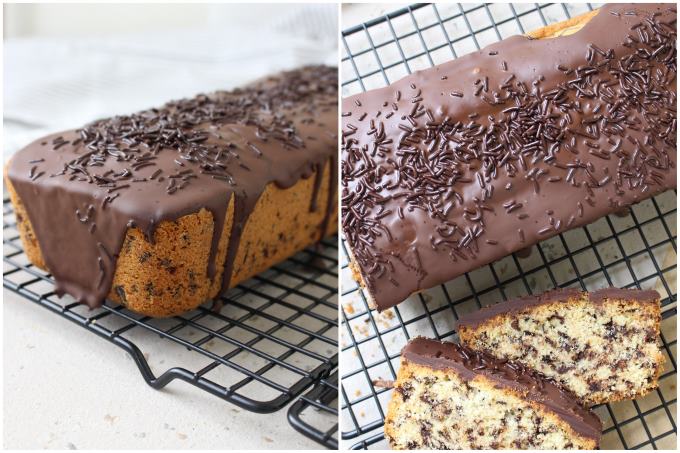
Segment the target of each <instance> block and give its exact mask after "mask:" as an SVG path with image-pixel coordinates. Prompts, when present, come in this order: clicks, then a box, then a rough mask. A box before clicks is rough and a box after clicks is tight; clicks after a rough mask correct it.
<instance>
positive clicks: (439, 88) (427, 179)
mask: <svg viewBox="0 0 680 453" xmlns="http://www.w3.org/2000/svg"><path fill="white" fill-rule="evenodd" d="M676 39H677V32H676V9H675V5H673V4H639V5H637V4H607V5H605V6H603V7H602V8H601V9H599V10H598V11H597V12H594V13H588V14H586V15H583V16H580V17H578V18H575V19H572V20H569V21H567V22H564V23H559V24H555V25H551V26H549V27H545V28H544V29H542V30H539V31H537V32H535V33H532V34H531V35H530V36H514V37H511V38H508V39H505V40H503V41H500V42H498V43H495V44H491V45H489V46H488V47H486V48H484V49H482V50H480V51H478V52H475V53H473V54H470V55H466V56H463V57H461V58H458V59H456V60H454V61H451V62H448V63H444V64H441V65H439V66H435V67H433V68H430V69H427V70H424V71H418V72H415V73H413V74H411V75H409V76H407V77H405V78H403V79H401V80H399V81H397V82H396V83H393V84H392V85H390V86H388V87H385V88H381V89H376V90H372V91H369V92H366V93H361V94H357V95H354V96H351V97H348V98H345V99H343V103H342V113H341V115H342V131H341V135H342V139H341V140H342V157H341V181H340V182H341V188H340V190H341V205H342V230H343V233H344V236H345V238H346V240H347V243H348V245H349V250H348V251H349V255H350V260H351V267H352V270H353V274H354V277H355V278H356V279H357V280H358V281H359V283H360V284H361V285H362V286H364V287H365V289H366V293H367V297H368V300H369V302H370V304H371V305H372V306H373V307H376V308H377V309H378V310H383V309H386V308H388V307H390V306H393V305H396V304H398V303H400V302H402V301H403V300H405V299H406V298H407V297H409V296H410V295H411V294H413V293H416V292H418V291H421V290H423V289H427V288H431V287H433V286H436V285H439V284H441V283H444V282H446V281H448V280H451V279H453V278H455V277H457V276H459V275H462V274H463V273H465V272H468V271H471V270H473V269H475V268H478V267H480V266H482V265H484V264H487V263H490V262H493V261H495V260H498V259H500V258H502V257H503V256H505V255H508V254H509V253H512V252H515V251H518V250H521V249H525V248H526V247H529V246H531V245H532V244H535V243H537V242H538V241H541V240H544V239H547V238H550V237H552V236H554V235H556V234H558V233H561V232H564V231H566V230H568V229H571V228H575V227H579V226H582V225H585V224H588V223H590V222H593V221H594V220H596V219H598V218H599V217H602V216H604V215H607V214H610V213H613V212H618V211H620V210H621V209H623V208H624V207H625V206H628V205H631V204H633V203H635V202H638V201H640V200H643V199H645V198H648V197H651V196H653V195H655V194H658V193H660V192H663V191H665V190H668V189H671V188H675V187H676V175H677V173H676V157H677V151H676V126H677V101H676V97H677V91H676V56H675V50H676Z"/></svg>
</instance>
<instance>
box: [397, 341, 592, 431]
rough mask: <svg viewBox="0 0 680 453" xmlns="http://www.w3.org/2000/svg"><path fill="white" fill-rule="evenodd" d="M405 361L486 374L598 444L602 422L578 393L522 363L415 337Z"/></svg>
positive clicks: (462, 373)
mask: <svg viewBox="0 0 680 453" xmlns="http://www.w3.org/2000/svg"><path fill="white" fill-rule="evenodd" d="M401 356H402V358H403V359H404V360H407V361H409V362H413V363H416V364H419V365H423V366H426V367H429V368H433V369H437V370H453V371H455V372H456V374H458V375H459V376H460V377H461V378H463V379H465V380H468V381H471V380H473V379H475V378H476V377H478V376H480V375H481V376H484V377H486V378H487V379H489V380H491V381H492V382H494V383H495V384H497V385H498V386H499V387H502V388H507V389H511V390H514V391H518V392H520V393H521V394H523V395H525V398H526V399H528V400H530V401H534V402H536V403H539V404H541V405H543V406H545V407H546V408H547V409H548V410H550V411H552V412H554V413H556V414H557V415H559V416H560V418H562V419H563V420H564V421H565V422H567V423H568V424H569V426H571V427H572V429H573V430H574V431H575V432H577V433H578V434H580V435H582V436H584V437H589V438H592V439H595V440H596V441H597V443H598V444H599V440H600V435H601V433H602V423H601V422H600V419H599V418H597V415H595V414H594V413H593V412H591V411H589V410H588V409H586V408H584V407H583V406H581V405H580V404H579V402H578V399H577V398H576V396H574V395H573V394H572V393H571V392H569V391H567V390H565V389H563V388H562V387H560V386H559V385H558V384H556V383H555V382H554V381H553V380H551V379H548V378H547V377H545V376H543V375H542V374H540V373H538V372H536V371H533V370H531V369H529V368H526V367H524V366H523V365H520V364H519V363H515V362H511V361H507V360H499V359H496V358H494V357H493V356H490V355H488V354H485V353H480V352H476V351H473V350H472V349H468V348H466V347H465V346H461V345H459V344H457V343H450V342H446V341H445V342H439V341H436V340H431V339H428V338H422V337H418V338H414V339H413V340H411V341H409V342H408V344H407V345H406V346H405V347H404V349H403V350H402V351H401Z"/></svg>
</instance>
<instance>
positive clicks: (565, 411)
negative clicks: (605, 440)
mask: <svg viewBox="0 0 680 453" xmlns="http://www.w3.org/2000/svg"><path fill="white" fill-rule="evenodd" d="M601 431H602V426H601V423H600V420H599V419H598V418H597V416H596V415H595V414H594V413H592V412H591V411H589V410H587V409H586V408H584V407H583V406H581V405H580V403H579V402H578V400H577V399H576V397H575V396H574V395H572V394H571V393H569V392H568V391H566V390H564V389H562V388H561V387H559V386H557V385H555V384H554V383H553V382H552V381H550V380H548V379H546V378H545V377H543V376H542V375H540V374H538V373H536V372H534V371H532V370H529V369H527V368H525V367H523V366H522V365H520V364H517V363H513V362H508V361H499V360H496V359H494V358H493V357H491V356H489V355H486V354H483V353H478V352H475V351H472V350H470V349H468V348H465V347H463V346H461V345H458V344H455V343H447V342H443V343H442V342H439V341H436V340H429V339H425V338H416V339H414V340H411V341H410V342H409V343H408V344H407V345H406V347H404V349H403V351H402V354H401V366H400V368H399V373H398V375H397V380H396V382H395V387H394V391H393V393H392V399H391V400H390V403H389V407H388V412H387V417H386V418H385V435H386V438H387V440H388V442H389V444H390V446H391V448H393V449H398V450H405V449H409V450H415V449H438V450H458V449H462V450H476V449H485V450H489V449H494V450H498V449H594V448H597V447H598V445H599V440H600V435H601Z"/></svg>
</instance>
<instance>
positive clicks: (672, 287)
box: [340, 4, 677, 449]
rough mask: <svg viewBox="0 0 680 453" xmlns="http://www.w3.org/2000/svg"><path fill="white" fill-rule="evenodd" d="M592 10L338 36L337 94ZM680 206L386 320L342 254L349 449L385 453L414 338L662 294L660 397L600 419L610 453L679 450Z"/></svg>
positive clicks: (449, 289)
mask: <svg viewBox="0 0 680 453" xmlns="http://www.w3.org/2000/svg"><path fill="white" fill-rule="evenodd" d="M594 7H596V5H593V4H475V5H469V4H466V5H461V4H436V5H435V4H417V5H412V6H409V7H405V8H402V9H400V10H398V11H394V12H391V13H388V14H385V15H382V16H381V17H377V18H375V19H373V20H370V21H368V22H365V23H362V24H360V25H357V26H353V27H351V28H348V29H345V30H344V31H343V32H342V46H343V47H344V56H343V59H342V65H343V67H342V75H343V76H342V77H343V79H342V88H343V90H342V92H343V95H344V96H348V95H351V94H354V93H357V92H360V91H363V90H368V89H372V88H377V87H381V86H385V85H386V84H389V83H390V82H391V81H396V80H397V79H399V78H401V77H402V76H405V75H407V74H409V73H411V72H412V71H414V70H417V69H425V68H427V67H430V66H433V65H435V64H438V63H442V62H444V61H448V60H450V59H451V58H452V57H453V58H456V57H458V56H460V55H463V54H465V53H469V52H471V51H474V50H477V49H479V48H481V47H483V46H486V45H487V44H490V43H492V42H494V41H497V40H500V39H502V38H505V37H508V36H510V35H513V34H517V33H524V32H526V31H530V30H533V29H535V28H539V27H541V26H543V25H547V24H548V23H552V22H557V21H560V20H564V19H566V18H567V17H571V16H573V15H577V14H580V13H583V12H585V11H587V10H589V9H590V10H592V9H593V8H594ZM676 216H677V195H676V193H675V192H674V191H671V192H666V193H664V194H661V195H659V196H657V197H655V198H653V199H650V200H646V201H644V202H642V203H639V204H637V205H636V206H634V207H632V209H631V210H630V212H629V213H628V214H627V215H624V216H621V217H619V216H615V215H612V216H609V217H605V218H603V219H600V220H598V221H597V222H594V223H593V224H590V225H588V226H586V227H585V228H579V229H576V230H571V231H568V232H565V233H562V234H559V235H558V236H556V237H553V238H551V239H548V240H546V241H543V242H541V243H539V244H538V245H536V246H534V247H532V252H531V254H530V255H529V256H528V257H520V256H518V255H517V254H513V255H510V256H508V257H505V258H503V259H501V260H499V261H497V262H495V263H492V264H490V265H487V266H484V267H482V268H480V269H478V270H476V271H473V272H470V273H468V274H465V275H463V276H461V277H459V278H457V279H455V280H453V281H450V282H448V283H446V284H444V285H442V286H439V287H437V288H433V289H431V290H428V291H424V292H422V293H420V294H418V295H416V296H412V297H411V298H410V299H409V300H408V301H407V302H404V303H402V304H400V305H399V306H398V307H395V308H393V309H389V310H386V311H385V312H383V313H380V314H379V313H377V312H376V311H373V310H370V309H369V308H368V305H367V302H366V298H365V295H364V294H363V291H362V290H361V289H360V288H358V287H357V284H356V283H355V282H354V281H353V280H352V278H351V272H350V270H349V268H348V266H347V254H346V250H345V248H344V247H345V245H344V242H343V250H342V255H341V274H340V282H341V298H342V327H341V330H340V332H341V333H340V341H341V344H340V348H341V364H342V366H341V368H342V375H341V381H342V385H341V388H340V392H341V427H342V435H341V437H342V447H343V448H352V449H368V448H369V447H370V448H387V443H386V442H385V440H384V436H383V432H382V430H383V420H384V417H385V410H386V406H387V403H388V401H389V398H390V394H391V390H387V389H384V388H380V387H378V386H375V385H374V384H373V382H375V380H380V379H382V380H392V379H394V378H395V377H396V371H397V370H398V368H399V358H400V350H401V348H402V347H403V346H404V344H405V343H406V341H407V340H408V339H409V338H412V337H414V336H417V335H424V336H428V337H437V338H440V339H455V338H456V330H455V324H456V320H457V319H458V316H459V315H461V314H463V313H467V312H470V311H474V310H477V309H479V308H480V307H482V306H486V305H490V304H493V303H497V302H499V301H502V300H505V299H509V298H512V297H517V296H520V295H524V294H527V293H540V292H542V291H544V290H547V289H551V288H554V287H581V288H584V289H590V290H592V289H596V288H600V287H603V286H618V287H638V288H645V289H656V290H657V291H658V292H659V293H660V294H661V297H662V302H661V303H662V324H661V331H662V334H661V340H662V343H663V350H664V355H665V356H666V363H665V369H664V370H663V372H662V375H661V377H660V380H659V388H658V389H657V390H656V391H654V392H652V393H650V394H649V395H647V396H645V397H644V398H639V399H637V400H636V401H627V402H620V403H616V404H609V405H603V406H599V407H597V408H596V409H595V411H596V413H597V414H598V416H599V417H600V419H601V420H602V423H603V427H604V434H603V438H602V448H604V449H639V448H653V449H675V447H676V442H677V434H676V423H675V418H674V414H675V411H676V405H677V390H676V380H677V374H676V370H677V366H676V348H677V338H676V323H677V316H676V315H677V308H676V303H677V290H676V270H677V264H676V263H677V261H676V260H677V258H676V250H677V246H676V242H677V232H676Z"/></svg>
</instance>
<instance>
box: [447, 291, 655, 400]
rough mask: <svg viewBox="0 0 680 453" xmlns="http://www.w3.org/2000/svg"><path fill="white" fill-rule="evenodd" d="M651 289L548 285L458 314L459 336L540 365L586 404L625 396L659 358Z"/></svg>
mask: <svg viewBox="0 0 680 453" xmlns="http://www.w3.org/2000/svg"><path fill="white" fill-rule="evenodd" d="M660 310H661V308H660V303H659V294H658V293H657V292H656V291H640V290H632V289H616V288H607V289H602V290H598V291H595V292H592V293H588V292H583V291H579V290H576V289H562V290H556V291H551V292H548V293H545V294H542V295H540V296H529V297H524V298H521V299H516V300H512V301H508V302H501V303H499V304H496V305H492V306H490V307H487V308H484V309H482V310H479V311H476V312H473V313H470V314H467V315H465V316H461V318H460V320H459V321H458V335H459V337H460V340H461V343H463V344H464V345H466V346H468V347H470V348H472V349H474V350H477V351H483V352H486V353H489V354H492V355H494V356H495V357H497V358H499V359H508V360H514V361H517V362H520V363H522V364H523V365H525V366H527V367H530V368H533V369H535V370H537V371H540V372H541V373H542V374H544V375H546V376H548V377H550V378H552V379H554V380H555V381H556V382H558V383H560V384H561V385H562V386H563V387H566V388H567V389H569V390H570V391H571V392H572V393H574V394H575V395H576V396H578V397H579V398H580V399H581V400H582V401H584V402H585V403H586V404H588V405H592V404H599V403H609V402H613V401H620V400H624V399H632V398H636V397H638V396H642V395H645V394H646V393H648V392H650V391H651V390H653V389H654V388H656V387H657V385H658V377H659V373H660V372H661V368H662V365H663V361H664V358H663V355H662V353H661V350H660V340H659V326H660V323H661V311H660Z"/></svg>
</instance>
